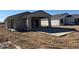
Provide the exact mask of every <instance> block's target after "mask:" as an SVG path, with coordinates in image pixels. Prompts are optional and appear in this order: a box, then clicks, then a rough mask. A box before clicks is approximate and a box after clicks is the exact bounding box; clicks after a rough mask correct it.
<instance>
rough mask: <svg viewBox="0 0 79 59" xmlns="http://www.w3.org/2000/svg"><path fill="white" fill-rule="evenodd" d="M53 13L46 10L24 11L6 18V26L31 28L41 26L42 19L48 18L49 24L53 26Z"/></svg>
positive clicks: (18, 28) (24, 29)
mask: <svg viewBox="0 0 79 59" xmlns="http://www.w3.org/2000/svg"><path fill="white" fill-rule="evenodd" d="M50 17H51V15H50V14H48V13H46V12H44V11H41V10H39V11H36V12H33V13H30V12H24V13H20V14H16V15H12V16H9V17H7V18H6V19H5V27H6V28H7V29H15V30H17V31H26V30H31V29H33V28H36V27H41V21H42V20H41V19H43V18H47V19H48V20H47V21H48V26H49V27H51V19H50Z"/></svg>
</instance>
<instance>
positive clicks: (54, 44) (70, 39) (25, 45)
mask: <svg viewBox="0 0 79 59" xmlns="http://www.w3.org/2000/svg"><path fill="white" fill-rule="evenodd" d="M74 28H75V29H76V30H79V26H77V27H76V26H75V27H74ZM7 41H10V42H12V45H10V46H18V47H20V48H22V49H29V48H31V49H39V48H43V49H49V48H50V49H75V48H79V32H73V33H70V34H68V35H65V36H62V37H56V36H50V35H46V34H42V33H39V32H32V31H31V32H11V31H7V30H6V29H5V28H4V27H0V43H2V42H7ZM8 48H9V47H8Z"/></svg>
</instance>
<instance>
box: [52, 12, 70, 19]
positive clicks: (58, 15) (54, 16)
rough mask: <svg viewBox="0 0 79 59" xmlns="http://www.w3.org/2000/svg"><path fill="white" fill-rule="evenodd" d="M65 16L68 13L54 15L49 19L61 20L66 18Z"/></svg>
mask: <svg viewBox="0 0 79 59" xmlns="http://www.w3.org/2000/svg"><path fill="white" fill-rule="evenodd" d="M67 15H69V14H68V13H64V14H56V15H52V16H51V19H52V20H57V19H61V18H63V17H65V16H67Z"/></svg>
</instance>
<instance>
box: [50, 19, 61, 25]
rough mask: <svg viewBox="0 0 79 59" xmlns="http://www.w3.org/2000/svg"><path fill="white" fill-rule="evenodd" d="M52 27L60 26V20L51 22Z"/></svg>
mask: <svg viewBox="0 0 79 59" xmlns="http://www.w3.org/2000/svg"><path fill="white" fill-rule="evenodd" d="M51 25H52V26H54V25H60V20H51Z"/></svg>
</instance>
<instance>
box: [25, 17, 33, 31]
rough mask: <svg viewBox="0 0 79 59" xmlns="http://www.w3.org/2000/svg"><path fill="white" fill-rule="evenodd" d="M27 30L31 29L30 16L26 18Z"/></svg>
mask: <svg viewBox="0 0 79 59" xmlns="http://www.w3.org/2000/svg"><path fill="white" fill-rule="evenodd" d="M26 21H27V30H31V29H32V26H31V18H30V17H29V18H27V20H26Z"/></svg>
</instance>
